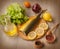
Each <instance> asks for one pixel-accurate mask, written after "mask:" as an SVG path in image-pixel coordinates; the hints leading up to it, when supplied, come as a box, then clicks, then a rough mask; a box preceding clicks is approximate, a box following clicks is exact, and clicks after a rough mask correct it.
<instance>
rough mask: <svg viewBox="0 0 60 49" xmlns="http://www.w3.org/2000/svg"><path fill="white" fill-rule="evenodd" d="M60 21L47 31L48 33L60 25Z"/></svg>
mask: <svg viewBox="0 0 60 49" xmlns="http://www.w3.org/2000/svg"><path fill="white" fill-rule="evenodd" d="M59 24H60V23H57V24H56V25H55V26H53V27H52V28H51V29H49V30H48V31H47V35H48V34H50V33H51V32H52V31H53V30H54V29H55V28H57V27H58V26H59Z"/></svg>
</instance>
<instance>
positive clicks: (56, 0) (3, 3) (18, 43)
mask: <svg viewBox="0 0 60 49" xmlns="http://www.w3.org/2000/svg"><path fill="white" fill-rule="evenodd" d="M24 1H26V0H0V14H3V13H5V9H6V7H7V6H8V5H9V4H11V3H14V2H17V3H19V4H21V6H22V7H24V5H23V2H24ZM27 1H29V2H30V3H31V5H33V4H35V3H39V4H40V5H41V7H42V9H47V10H48V11H49V12H50V13H51V14H52V17H53V22H50V23H48V24H49V27H52V26H53V25H54V23H58V22H60V20H59V19H60V0H27ZM24 8H25V7H24ZM25 9H26V13H27V15H28V16H32V15H34V12H32V10H31V8H30V9H29V10H27V8H25ZM2 30H3V28H2V29H1V30H0V49H35V48H34V41H26V40H23V39H21V38H20V37H8V36H7V35H6V34H5V33H4V32H3V31H2ZM55 34H56V36H57V41H56V43H54V44H48V43H47V42H46V41H45V38H42V39H41V41H42V42H44V43H45V47H44V48H43V49H60V26H59V27H58V29H57V30H56V32H55Z"/></svg>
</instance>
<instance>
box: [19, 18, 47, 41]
mask: <svg viewBox="0 0 60 49" xmlns="http://www.w3.org/2000/svg"><path fill="white" fill-rule="evenodd" d="M40 23H46V21H45V20H43V19H41V18H40V19H39V21H37V23H36V25H34V27H33V28H32V29H31V30H32V31H34V30H35V29H36V28H37V27H38V25H39V24H40ZM18 35H19V36H20V38H22V39H25V40H31V39H29V38H28V37H27V35H25V34H24V33H22V32H20V31H19V30H18ZM44 35H45V33H44V34H43V35H42V36H38V37H37V38H36V39H39V38H42V37H43V36H44ZM36 39H35V40H36Z"/></svg>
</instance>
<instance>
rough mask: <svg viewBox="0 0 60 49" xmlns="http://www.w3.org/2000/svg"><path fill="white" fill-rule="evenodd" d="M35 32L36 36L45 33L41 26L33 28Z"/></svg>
mask: <svg viewBox="0 0 60 49" xmlns="http://www.w3.org/2000/svg"><path fill="white" fill-rule="evenodd" d="M35 32H36V34H37V36H39V37H42V36H43V35H44V34H45V32H44V29H43V28H37V29H36V30H35Z"/></svg>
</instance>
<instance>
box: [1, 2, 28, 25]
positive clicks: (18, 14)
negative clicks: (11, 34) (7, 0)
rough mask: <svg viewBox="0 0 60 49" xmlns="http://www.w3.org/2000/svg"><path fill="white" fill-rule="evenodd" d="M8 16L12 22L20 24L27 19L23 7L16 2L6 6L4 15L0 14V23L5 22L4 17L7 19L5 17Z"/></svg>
mask: <svg viewBox="0 0 60 49" xmlns="http://www.w3.org/2000/svg"><path fill="white" fill-rule="evenodd" d="M8 16H10V21H11V22H12V23H14V24H22V23H24V22H26V21H27V20H28V19H29V17H27V15H26V14H25V9H23V8H22V7H21V6H20V5H19V4H18V3H13V4H11V5H10V6H8V7H7V13H6V15H1V16H0V18H1V19H0V24H6V22H5V19H6V21H8V20H7V19H8V18H6V17H8Z"/></svg>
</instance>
